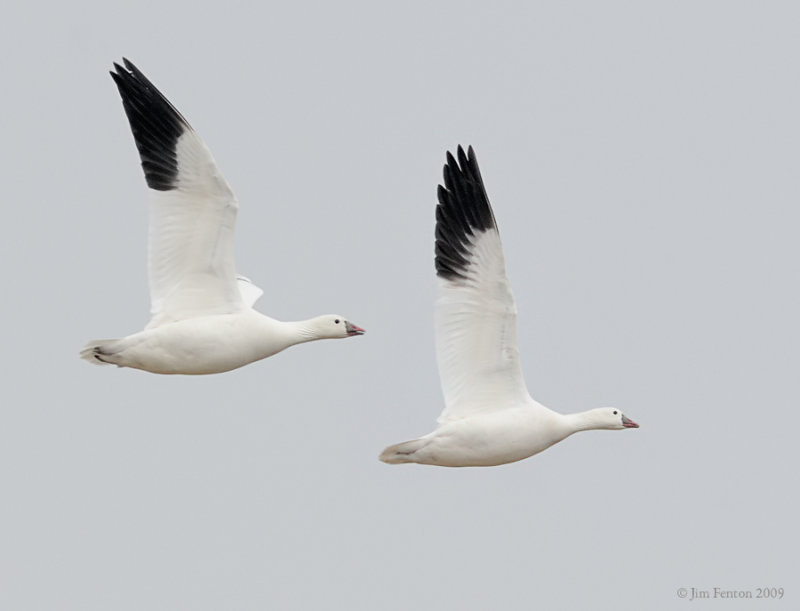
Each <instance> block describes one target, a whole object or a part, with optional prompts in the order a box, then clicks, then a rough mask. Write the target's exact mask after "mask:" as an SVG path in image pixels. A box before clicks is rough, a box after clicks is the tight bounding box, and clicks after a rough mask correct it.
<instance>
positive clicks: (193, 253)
mask: <svg viewBox="0 0 800 611" xmlns="http://www.w3.org/2000/svg"><path fill="white" fill-rule="evenodd" d="M123 63H124V67H123V66H120V65H118V64H116V63H115V64H114V68H115V70H116V71H115V72H111V76H112V78H113V79H114V82H115V83H116V85H117V88H118V89H119V93H120V95H121V96H122V105H123V108H124V109H125V114H127V116H128V121H129V122H130V126H131V131H132V132H133V138H134V140H135V142H136V148H137V149H139V156H140V158H141V161H142V169H143V170H144V176H145V180H146V181H147V186H148V187H149V190H150V194H151V198H150V199H151V201H150V226H149V233H148V276H149V284H150V299H151V308H150V313H151V318H150V322H149V323H148V325H147V327H145V329H144V330H143V331H140V332H139V333H134V334H133V335H129V336H127V337H123V338H120V339H107V340H94V341H91V342H89V343H88V344H87V345H86V347H85V348H84V349H83V350H82V351H81V357H82V358H84V359H86V360H87V361H89V362H91V363H95V364H113V365H117V366H118V367H133V368H135V369H143V370H144V371H150V372H153V373H162V374H211V373H220V372H223V371H230V370H231V369H236V368H237V367H242V366H243V365H247V364H248V363H252V362H254V361H258V360H260V359H263V358H266V357H268V356H272V355H273V354H276V353H278V352H280V351H282V350H285V349H286V348H288V347H290V346H294V345H295V344H299V343H303V342H308V341H312V340H317V339H333V338H344V337H352V336H355V335H362V334H363V333H364V330H363V329H361V328H360V327H358V326H356V325H354V324H353V323H351V322H349V321H348V320H346V319H345V318H344V317H343V316H339V315H335V314H329V315H325V316H319V317H317V318H312V319H310V320H303V321H297V322H281V321H278V320H275V319H273V318H270V317H268V316H264V315H263V314H260V313H259V312H256V311H255V310H254V309H253V307H252V306H253V304H254V303H255V301H256V300H257V299H258V298H259V297H260V296H261V295H262V294H263V291H262V290H261V289H259V288H258V287H256V286H255V285H254V284H252V283H251V282H250V281H249V280H248V279H247V278H245V277H243V276H239V275H238V274H237V273H236V265H235V263H234V256H233V234H234V226H235V224H236V211H237V209H238V208H239V204H238V202H237V201H236V197H235V196H234V194H233V191H231V188H230V187H229V186H228V183H227V182H226V181H225V178H223V176H222V173H221V172H220V171H219V169H218V168H217V165H216V163H215V162H214V158H213V157H212V156H211V152H210V151H209V150H208V148H206V145H205V144H204V143H203V141H202V140H201V139H200V137H199V136H198V135H197V133H196V132H195V131H194V130H193V129H192V127H191V126H190V125H189V123H188V122H187V121H186V119H184V118H183V116H182V115H181V114H180V113H179V112H178V111H177V110H176V109H175V107H174V106H173V105H172V104H171V103H170V102H169V100H167V98H166V97H164V95H163V94H162V93H161V92H160V91H159V90H158V89H156V87H155V86H154V85H153V84H152V83H151V82H150V81H149V80H148V79H147V78H146V77H145V76H144V74H142V72H141V71H140V70H139V69H138V68H136V66H134V65H133V64H132V63H131V62H129V61H128V60H127V59H124V60H123Z"/></svg>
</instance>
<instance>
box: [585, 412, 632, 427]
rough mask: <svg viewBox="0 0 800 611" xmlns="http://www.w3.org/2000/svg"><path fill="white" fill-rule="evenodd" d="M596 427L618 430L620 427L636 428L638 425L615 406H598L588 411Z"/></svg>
mask: <svg viewBox="0 0 800 611" xmlns="http://www.w3.org/2000/svg"><path fill="white" fill-rule="evenodd" d="M589 414H591V417H592V420H594V425H595V426H594V427H593V428H596V429H607V430H609V431H618V430H621V429H638V428H639V425H638V424H636V423H635V422H634V421H633V420H631V419H630V418H628V417H627V416H626V415H625V414H623V413H622V410H619V409H617V408H616V407H600V408H598V409H593V410H591V411H589Z"/></svg>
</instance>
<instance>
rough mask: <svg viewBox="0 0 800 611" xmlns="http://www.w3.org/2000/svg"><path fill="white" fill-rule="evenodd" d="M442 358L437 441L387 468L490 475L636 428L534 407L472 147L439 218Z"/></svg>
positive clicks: (449, 177)
mask: <svg viewBox="0 0 800 611" xmlns="http://www.w3.org/2000/svg"><path fill="white" fill-rule="evenodd" d="M436 273H437V276H438V280H439V283H438V284H439V288H438V297H437V299H436V310H435V318H436V354H437V357H438V364H439V376H440V378H441V383H442V391H443V394H444V402H445V408H444V410H443V411H442V413H441V415H440V416H439V420H438V422H439V427H438V428H437V429H436V430H435V431H433V432H432V433H430V434H428V435H425V436H424V437H421V438H420V439H415V440H413V441H406V442H405V443H399V444H397V445H393V446H390V447H388V448H386V449H385V450H384V451H383V453H382V454H381V455H380V459H381V460H382V461H383V462H387V463H391V464H397V463H420V464H425V465H439V466H442V467H487V466H493V465H502V464H505V463H510V462H515V461H518V460H522V459H523V458H528V457H529V456H533V455H534V454H537V453H538V452H541V451H542V450H546V449H547V448H549V447H550V446H551V445H553V444H555V443H558V442H559V441H561V440H563V439H565V438H567V437H569V436H570V435H572V434H573V433H577V432H578V431H587V430H591V429H609V430H621V429H626V428H638V426H639V425H638V424H636V423H635V422H633V421H632V420H630V419H629V418H627V417H626V416H625V415H623V414H622V412H621V411H619V410H618V409H615V408H613V407H601V408H599V409H593V410H589V411H586V412H582V413H579V414H568V415H564V414H559V413H558V412H554V411H552V410H550V409H548V408H546V407H544V406H543V405H541V404H540V403H537V402H536V401H534V400H533V399H532V398H531V397H530V395H529V394H528V389H527V388H526V387H525V380H524V379H523V378H522V372H521V370H520V366H519V352H518V350H517V308H516V306H515V305H514V296H513V295H512V293H511V286H510V285H509V283H508V279H507V278H506V270H505V261H504V259H503V248H502V245H501V244H500V234H499V233H498V230H497V223H496V222H495V219H494V214H493V213H492V208H491V206H490V204H489V199H488V197H487V195H486V190H485V189H484V186H483V179H482V178H481V173H480V170H479V169H478V162H477V160H476V158H475V153H474V151H473V150H472V147H470V148H469V152H468V154H467V155H465V154H464V149H462V148H461V147H460V146H459V147H458V163H457V162H456V160H455V159H454V158H453V156H452V155H451V154H450V153H447V164H446V165H445V166H444V187H442V186H441V185H440V186H439V206H438V207H437V208H436Z"/></svg>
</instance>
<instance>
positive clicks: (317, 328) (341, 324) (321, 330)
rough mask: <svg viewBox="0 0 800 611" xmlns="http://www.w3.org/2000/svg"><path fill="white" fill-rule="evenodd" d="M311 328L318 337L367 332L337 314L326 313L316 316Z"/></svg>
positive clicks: (348, 335) (351, 335)
mask: <svg viewBox="0 0 800 611" xmlns="http://www.w3.org/2000/svg"><path fill="white" fill-rule="evenodd" d="M311 330H312V332H313V334H314V335H315V336H316V339H338V338H343V337H353V336H354V335H364V333H365V331H364V329H362V328H361V327H359V326H357V325H354V324H353V323H351V322H350V321H349V320H347V319H346V318H345V317H344V316H339V315H337V314H326V315H325V316H318V317H317V318H314V319H313V320H312V321H311Z"/></svg>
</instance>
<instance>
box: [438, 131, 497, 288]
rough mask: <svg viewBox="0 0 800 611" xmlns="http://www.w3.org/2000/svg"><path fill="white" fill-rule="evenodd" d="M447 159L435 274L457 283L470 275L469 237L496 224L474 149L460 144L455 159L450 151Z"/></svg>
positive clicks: (442, 191) (440, 188) (439, 195)
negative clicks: (468, 272) (465, 147)
mask: <svg viewBox="0 0 800 611" xmlns="http://www.w3.org/2000/svg"><path fill="white" fill-rule="evenodd" d="M456 158H457V160H456ZM446 160H447V163H446V164H445V166H444V168H443V170H442V175H443V177H444V186H443V185H439V188H438V189H437V193H436V195H437V198H438V200H439V205H438V206H437V208H436V248H435V251H436V274H437V275H438V276H439V277H441V278H446V279H448V280H455V279H458V278H466V276H467V267H468V266H469V252H468V245H469V241H470V238H471V237H472V236H473V235H475V234H476V233H478V232H482V231H487V230H489V229H494V230H497V224H496V222H495V220H494V214H493V213H492V207H491V205H490V204H489V198H488V197H487V195H486V189H485V188H484V185H483V178H482V177H481V172H480V169H479V168H478V160H477V157H476V156H475V151H474V150H473V148H472V146H469V147H468V148H467V152H466V153H465V152H464V147H462V146H461V145H459V146H458V147H457V149H456V155H455V157H454V156H453V154H452V153H451V152H450V151H447V154H446Z"/></svg>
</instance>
